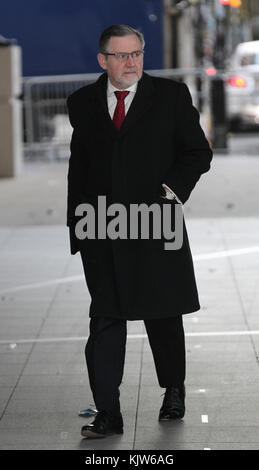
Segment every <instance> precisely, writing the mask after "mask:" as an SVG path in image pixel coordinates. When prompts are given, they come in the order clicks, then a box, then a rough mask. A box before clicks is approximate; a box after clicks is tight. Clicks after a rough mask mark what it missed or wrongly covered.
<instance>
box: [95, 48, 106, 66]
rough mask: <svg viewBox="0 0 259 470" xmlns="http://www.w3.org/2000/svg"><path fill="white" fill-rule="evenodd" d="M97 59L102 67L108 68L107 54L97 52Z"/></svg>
mask: <svg viewBox="0 0 259 470" xmlns="http://www.w3.org/2000/svg"><path fill="white" fill-rule="evenodd" d="M97 60H98V62H99V65H100V67H101V68H102V69H104V70H107V63H106V57H105V55H104V54H101V52H99V54H97Z"/></svg>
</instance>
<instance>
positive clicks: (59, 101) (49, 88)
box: [23, 69, 208, 159]
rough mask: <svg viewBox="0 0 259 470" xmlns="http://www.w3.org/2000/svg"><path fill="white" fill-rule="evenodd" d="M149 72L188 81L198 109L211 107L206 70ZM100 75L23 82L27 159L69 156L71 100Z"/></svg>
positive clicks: (48, 78)
mask: <svg viewBox="0 0 259 470" xmlns="http://www.w3.org/2000/svg"><path fill="white" fill-rule="evenodd" d="M147 73H149V74H150V75H154V76H160V77H165V78H169V79H170V78H171V79H177V80H183V81H185V82H186V83H187V84H188V86H189V87H190V90H191V94H192V97H193V101H194V104H195V105H196V106H197V108H198V109H199V108H200V104H199V103H201V102H203V108H204V106H205V107H206V106H207V104H208V86H207V81H208V76H207V75H206V73H205V71H204V70H201V69H177V70H176V69H163V70H148V71H147ZM99 76H100V73H90V74H80V75H64V76H62V75H58V76H48V77H44V76H43V77H28V78H26V77H25V78H24V79H23V115H24V155H25V158H36V157H38V158H39V157H41V158H44V159H46V158H48V159H59V158H68V157H69V143H70V139H71V134H72V128H71V126H70V123H69V119H68V115H67V108H66V100H67V97H68V96H69V95H70V94H71V93H73V92H74V91H75V90H77V89H78V88H81V87H83V86H85V85H88V84H90V83H93V82H95V81H96V79H97V78H98V77H99ZM201 84H202V86H201ZM199 87H200V91H199Z"/></svg>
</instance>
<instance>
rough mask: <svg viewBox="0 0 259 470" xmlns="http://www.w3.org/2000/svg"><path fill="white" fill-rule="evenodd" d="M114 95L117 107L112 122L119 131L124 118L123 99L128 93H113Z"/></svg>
mask: <svg viewBox="0 0 259 470" xmlns="http://www.w3.org/2000/svg"><path fill="white" fill-rule="evenodd" d="M114 93H115V95H116V98H117V105H116V108H115V111H114V115H113V118H112V120H113V122H114V125H115V127H116V129H117V130H119V129H120V127H121V125H122V123H123V120H124V118H125V106H124V99H125V98H126V96H127V95H128V94H129V91H115V92H114Z"/></svg>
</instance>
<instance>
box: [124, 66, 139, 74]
mask: <svg viewBox="0 0 259 470" xmlns="http://www.w3.org/2000/svg"><path fill="white" fill-rule="evenodd" d="M127 72H137V69H136V68H135V67H133V68H131V69H126V70H124V73H127Z"/></svg>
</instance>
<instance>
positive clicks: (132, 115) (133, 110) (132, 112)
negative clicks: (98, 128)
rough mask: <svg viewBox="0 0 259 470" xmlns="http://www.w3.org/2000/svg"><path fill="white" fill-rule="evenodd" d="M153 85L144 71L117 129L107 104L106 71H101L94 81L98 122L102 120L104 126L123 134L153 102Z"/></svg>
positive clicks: (115, 132) (114, 132) (113, 131)
mask: <svg viewBox="0 0 259 470" xmlns="http://www.w3.org/2000/svg"><path fill="white" fill-rule="evenodd" d="M154 91H155V90H154V86H153V82H152V79H151V77H150V76H149V75H147V74H146V73H143V75H142V77H141V79H140V80H139V82H138V87H137V91H136V94H135V96H134V99H133V101H132V103H131V105H130V108H129V110H128V112H127V114H126V117H125V119H124V121H123V123H122V126H121V128H120V130H119V131H117V130H116V129H115V127H114V124H113V121H112V119H111V117H110V114H109V111H108V104H107V73H103V74H102V75H101V76H100V77H99V78H98V80H97V82H96V97H95V98H96V105H97V109H98V110H99V111H100V113H99V119H98V120H99V123H100V122H102V123H103V125H105V127H108V129H109V130H110V131H111V132H112V133H113V134H115V135H116V134H117V135H120V136H121V135H123V134H125V133H126V132H127V131H128V130H129V129H130V128H131V126H132V125H134V123H135V122H136V121H137V120H139V119H140V117H141V116H142V115H143V114H144V113H145V112H146V111H147V110H148V109H150V107H151V106H152V104H153V99H152V98H153V96H154Z"/></svg>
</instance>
